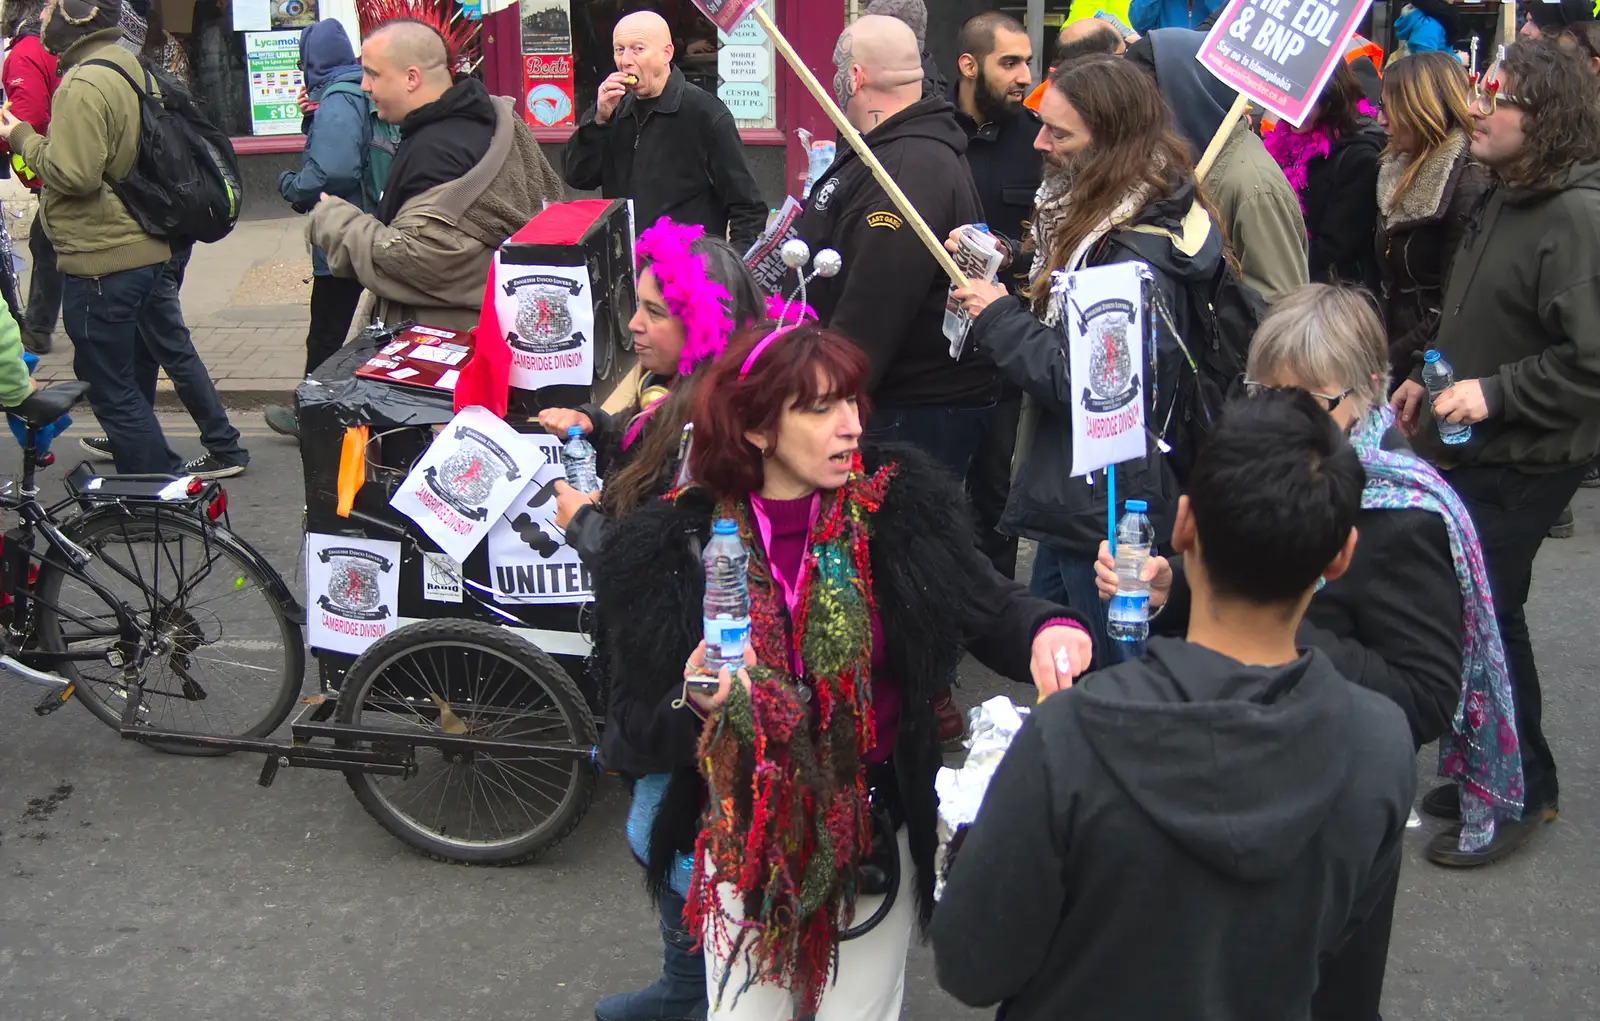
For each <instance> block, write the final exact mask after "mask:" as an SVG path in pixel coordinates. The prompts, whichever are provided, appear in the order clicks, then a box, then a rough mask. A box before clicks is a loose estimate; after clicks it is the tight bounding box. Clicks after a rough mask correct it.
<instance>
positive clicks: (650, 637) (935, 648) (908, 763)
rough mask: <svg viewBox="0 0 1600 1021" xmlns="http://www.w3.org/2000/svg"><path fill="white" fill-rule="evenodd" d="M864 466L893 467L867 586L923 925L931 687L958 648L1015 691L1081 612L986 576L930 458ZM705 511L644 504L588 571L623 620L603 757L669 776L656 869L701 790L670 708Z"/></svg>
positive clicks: (697, 634)
mask: <svg viewBox="0 0 1600 1021" xmlns="http://www.w3.org/2000/svg"><path fill="white" fill-rule="evenodd" d="M862 458H863V461H864V463H865V466H866V470H867V471H868V472H873V471H876V470H877V469H878V468H879V467H880V466H882V465H884V464H889V463H893V464H895V465H897V466H898V468H897V470H896V471H895V473H894V476H893V478H892V479H891V481H890V483H889V488H888V492H887V494H886V495H885V497H884V500H883V505H882V507H881V508H880V509H879V510H878V512H877V513H876V514H874V515H873V519H872V536H871V547H872V548H871V558H872V587H873V594H874V597H875V602H876V606H877V610H878V618H879V621H880V623H881V624H882V626H883V641H884V650H885V652H886V653H887V656H888V663H889V670H890V672H891V674H892V676H893V677H894V679H895V680H896V681H897V682H898V684H899V686H900V720H899V725H898V727H897V728H896V731H895V744H894V755H893V760H892V761H893V765H894V773H895V778H896V780H897V782H898V788H899V795H900V804H901V805H902V806H903V808H904V810H905V820H906V830H907V836H908V839H909V841H910V845H911V857H912V859H913V862H914V864H915V867H916V886H915V889H916V892H917V900H918V907H919V912H920V914H921V917H922V918H923V919H924V921H926V919H927V918H928V915H929V913H930V912H931V911H932V908H933V853H934V847H935V843H936V837H935V814H936V804H937V800H936V798H935V795H934V790H933V779H934V775H935V774H936V773H937V772H938V771H939V766H940V764H941V761H942V760H941V756H940V752H939V728H938V724H937V722H936V721H935V719H934V714H933V707H932V704H931V702H930V701H929V699H930V697H931V695H932V693H933V692H934V691H935V690H936V689H938V688H940V687H941V686H943V685H945V684H947V683H948V682H949V678H950V675H951V674H952V673H953V672H954V670H955V668H956V666H957V664H959V663H960V662H961V657H962V655H963V650H964V649H970V650H971V652H972V653H973V654H974V655H975V656H977V657H978V658H979V659H980V660H981V661H983V662H984V663H985V664H986V665H988V666H989V667H990V668H991V669H993V670H995V671H996V672H997V673H1000V674H1003V675H1005V676H1007V677H1010V678H1012V679H1013V680H1016V681H1019V682H1024V683H1026V682H1028V680H1029V678H1030V672H1029V657H1030V650H1031V648H1032V643H1033V637H1034V635H1035V634H1037V633H1038V631H1039V629H1040V628H1041V627H1042V626H1043V625H1044V624H1045V623H1046V622H1048V621H1049V620H1051V619H1053V618H1057V617H1061V618H1068V619H1072V620H1079V621H1081V619H1082V618H1081V617H1080V616H1079V615H1078V614H1075V613H1073V612H1071V611H1069V610H1066V609H1064V608H1063V607H1060V606H1057V605H1055V604H1053V603H1048V602H1045V601H1043V600H1040V599H1035V598H1033V597H1032V596H1030V595H1028V594H1027V591H1026V589H1025V588H1024V587H1023V586H1021V585H1019V584H1017V583H1016V582H1013V581H1011V580H1009V579H1006V578H1002V577H1001V576H1000V575H999V574H997V573H996V572H995V570H994V568H993V567H992V566H991V565H990V564H989V561H988V560H987V559H986V558H985V557H984V556H983V555H982V554H980V553H979V552H978V549H977V547H976V546H975V545H974V544H973V541H972V525H971V524H970V522H969V521H968V519H967V515H966V511H965V501H964V500H963V499H962V497H961V491H960V489H959V488H958V487H957V485H956V480H955V479H954V478H952V477H951V476H950V475H949V473H947V472H945V471H944V470H943V469H941V468H940V467H939V466H938V465H937V464H936V463H935V462H934V461H933V460H932V458H930V457H929V456H928V455H927V454H924V453H923V452H922V451H920V450H918V449H916V448H914V447H910V446H905V445H899V444H884V445H882V446H876V445H873V444H864V445H863V447H862ZM714 511H715V507H714V506H713V505H712V501H711V499H710V497H709V496H708V495H707V494H706V493H705V492H704V491H702V490H697V489H696V490H690V491H688V492H687V493H685V494H684V495H683V496H682V497H680V498H679V499H678V500H677V501H676V502H673V501H668V500H653V501H651V502H650V503H648V504H646V505H645V506H642V507H640V508H638V509H637V510H635V511H634V512H633V513H631V514H628V515H627V516H625V517H623V518H622V519H620V520H619V521H617V522H616V525H615V530H614V533H613V538H612V541H611V542H610V544H609V545H608V546H607V548H606V549H605V550H604V551H603V552H602V555H601V557H600V558H599V559H598V561H596V562H592V563H591V564H590V569H591V571H592V572H593V578H594V595H595V610H596V616H597V619H598V620H601V621H626V622H627V626H626V627H617V628H603V629H602V634H603V637H604V640H605V641H606V647H605V649H604V650H603V653H604V655H605V656H606V657H607V660H608V662H609V664H610V670H609V677H610V679H611V680H612V683H613V688H612V694H611V702H610V715H609V716H608V722H607V725H606V729H605V735H604V738H603V740H602V742H601V752H600V757H601V762H602V763H603V764H604V767H605V768H606V769H613V770H622V771H625V772H630V773H634V774H644V773H653V772H663V771H666V770H674V773H673V778H672V781H671V782H670V784H669V785H668V789H667V793H666V796H665V798H664V799H663V802H662V808H661V812H660V814H659V815H658V816H657V820H656V826H655V831H654V833H653V835H652V841H651V844H652V853H651V856H650V858H651V868H652V871H653V872H658V873H659V872H660V871H661V870H664V869H665V867H666V863H667V862H670V860H671V853H672V852H677V851H686V850H690V849H692V848H693V846H694V838H695V834H696V833H698V832H699V824H700V807H701V791H702V785H701V782H700V776H699V774H698V772H697V771H696V770H695V767H694V766H693V764H692V763H693V761H694V752H695V743H696V741H697V740H698V739H699V736H700V731H701V722H700V719H699V718H698V717H697V716H695V715H694V714H693V713H691V712H689V711H688V710H687V709H674V708H672V703H673V702H674V701H675V700H677V699H678V698H679V697H680V696H681V694H682V690H683V663H684V661H685V660H687V659H688V657H689V654H690V653H691V652H693V651H694V647H695V645H696V644H697V643H698V642H699V641H700V638H701V634H702V632H701V600H702V598H703V597H704V592H705V572H704V570H703V568H702V567H701V564H700V556H699V551H700V549H701V548H703V545H704V543H705V542H706V541H707V540H708V538H709V535H710V531H711V519H712V517H713V515H714ZM663 850H665V851H666V852H667V853H665V854H661V853H658V852H660V851H663Z"/></svg>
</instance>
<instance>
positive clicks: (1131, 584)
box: [1106, 500, 1156, 643]
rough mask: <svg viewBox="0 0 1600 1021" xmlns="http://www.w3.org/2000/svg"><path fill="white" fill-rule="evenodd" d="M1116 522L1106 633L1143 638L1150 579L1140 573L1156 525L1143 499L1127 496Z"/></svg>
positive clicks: (1122, 638)
mask: <svg viewBox="0 0 1600 1021" xmlns="http://www.w3.org/2000/svg"><path fill="white" fill-rule="evenodd" d="M1123 506H1124V507H1125V508H1126V510H1127V512H1126V513H1125V514H1123V515H1122V520H1121V521H1119V522H1118V523H1117V554H1116V560H1117V594H1116V595H1114V596H1112V597H1111V606H1110V608H1109V610H1108V611H1107V613H1106V618H1107V619H1106V634H1108V635H1110V636H1111V639H1112V640H1113V641H1116V642H1131V643H1139V642H1143V641H1144V640H1145V639H1146V638H1147V637H1149V635H1150V583H1149V582H1147V581H1145V580H1144V579H1143V578H1141V577H1140V575H1141V574H1143V573H1144V562H1145V561H1146V560H1148V559H1150V547H1151V546H1152V545H1154V543H1155V539H1156V533H1155V529H1154V528H1152V527H1150V519H1149V518H1148V517H1146V516H1145V511H1147V510H1149V509H1150V507H1149V505H1148V504H1146V503H1145V502H1144V501H1143V500H1129V501H1128V502H1127V503H1126V504H1124V505H1123Z"/></svg>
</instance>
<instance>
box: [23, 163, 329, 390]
mask: <svg viewBox="0 0 1600 1021" xmlns="http://www.w3.org/2000/svg"><path fill="white" fill-rule="evenodd" d="M0 202H3V204H4V209H5V213H6V215H5V224H6V228H7V229H8V230H9V231H10V232H11V237H12V239H13V241H14V243H15V245H16V250H17V254H18V255H19V256H21V258H22V259H23V260H24V261H27V260H28V259H29V256H28V230H29V228H30V227H31V226H32V223H33V217H34V212H35V210H36V208H37V202H36V201H35V200H34V198H33V196H32V195H30V194H28V192H27V191H26V189H24V188H22V186H21V185H19V184H18V183H17V182H16V181H15V180H14V179H9V180H5V181H0ZM304 231H305V218H304V217H302V216H296V215H293V214H288V215H285V216H283V217H279V218H276V219H270V220H246V221H241V222H240V223H239V225H238V226H237V227H235V228H234V229H233V232H232V233H231V234H229V235H228V236H227V237H226V238H224V239H223V240H221V241H219V242H217V243H216V244H214V245H198V246H196V247H195V250H194V255H193V257H192V258H191V259H190V260H189V267H188V271H187V273H186V275H185V277H184V283H183V311H184V319H185V321H187V323H188V324H189V332H190V334H191V335H192V336H193V338H194V346H195V350H196V351H198V352H199V354H200V357H201V359H202V360H204V361H205V363H206V368H207V369H208V370H209V371H210V372H211V378H212V380H213V381H214V382H215V383H216V385H217V390H218V391H219V392H221V394H222V396H223V398H224V400H226V401H228V402H229V403H231V404H240V403H252V404H253V403H259V402H263V401H269V400H282V399H286V398H288V397H289V396H290V395H291V394H292V393H293V392H294V388H295V387H296V386H298V385H299V384H300V380H301V378H302V375H301V369H303V368H304V367H305V340H306V329H307V327H308V326H309V324H310V300H311V255H310V252H309V250H308V248H307V246H306V242H305V233H304ZM29 272H30V270H29V269H26V268H25V269H24V270H23V271H22V280H21V284H22V291H23V295H24V297H25V296H26V294H27V285H28V274H29ZM53 339H54V342H55V347H54V350H53V351H51V353H50V354H48V355H46V356H44V357H43V358H42V359H40V363H39V368H38V370H37V373H36V374H37V376H38V377H39V379H40V381H41V382H45V383H55V382H61V381H63V380H70V379H74V378H76V377H75V375H74V374H73V371H72V342H71V341H70V340H68V339H67V336H66V332H65V331H64V330H63V329H62V328H61V326H60V324H59V323H58V324H57V326H56V331H55V334H54V337H53ZM157 403H158V404H160V405H162V406H163V407H178V406H179V405H178V404H177V395H176V394H175V393H174V392H173V389H172V384H171V383H169V382H167V380H166V377H165V376H163V377H162V378H161V380H160V382H159V383H158V387H157Z"/></svg>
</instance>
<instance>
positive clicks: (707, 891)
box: [685, 455, 894, 1015]
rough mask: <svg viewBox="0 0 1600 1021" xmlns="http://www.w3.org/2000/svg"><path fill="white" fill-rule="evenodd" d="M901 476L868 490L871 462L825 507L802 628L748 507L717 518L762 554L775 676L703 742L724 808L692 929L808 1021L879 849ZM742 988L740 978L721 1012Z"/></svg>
mask: <svg viewBox="0 0 1600 1021" xmlns="http://www.w3.org/2000/svg"><path fill="white" fill-rule="evenodd" d="M893 472H894V466H893V465H888V466H885V467H883V468H881V469H879V470H878V472H877V473H876V474H874V475H873V476H872V477H871V478H866V477H864V476H863V474H862V466H861V459H860V455H857V457H856V463H855V467H854V471H853V472H852V474H851V476H850V480H849V481H848V482H846V483H845V485H844V486H843V487H842V488H840V489H839V490H838V492H837V493H835V494H832V495H828V496H825V497H824V505H823V508H822V512H821V513H820V514H819V515H818V517H817V522H816V524H815V525H814V526H813V528H812V532H811V536H810V541H809V544H808V548H807V553H806V560H805V567H804V571H803V580H802V581H801V586H802V587H801V591H800V593H799V600H798V604H797V605H798V609H797V610H796V613H795V620H794V621H793V622H790V621H789V620H788V614H787V612H786V608H785V605H784V600H783V596H782V594H781V593H780V592H779V591H778V586H777V585H775V584H774V583H773V579H772V576H771V569H770V567H769V565H768V564H767V563H766V560H765V557H764V556H763V554H762V547H761V544H760V542H759V541H756V540H755V537H754V536H753V535H752V534H751V529H750V512H749V504H748V502H747V501H739V502H738V503H735V504H730V505H725V506H723V507H721V508H719V509H718V512H717V513H718V516H720V517H731V518H734V519H735V520H737V521H738V522H739V532H740V535H741V536H742V537H743V539H744V543H745V547H746V549H748V550H750V604H751V605H750V625H751V626H750V632H751V638H752V641H753V642H754V645H755V650H756V654H757V658H758V659H759V661H760V665H759V666H758V667H757V668H756V669H754V670H752V671H751V681H752V684H751V690H750V692H749V693H748V694H746V692H745V690H744V688H743V686H742V685H739V684H735V685H734V686H733V692H732V694H731V695H730V697H729V699H728V702H727V704H726V705H724V706H723V708H722V710H721V711H720V712H718V713H716V714H714V715H713V716H712V717H711V718H710V719H709V720H707V721H706V727H705V730H704V732H703V733H702V735H701V738H700V749H699V761H700V767H701V771H702V773H703V775H704V776H705V778H706V782H707V783H708V784H709V785H710V788H711V796H710V800H709V804H708V807H707V809H706V816H705V819H704V821H703V825H702V828H701V832H700V837H699V840H698V841H697V842H696V844H695V871H694V879H693V881H692V884H691V886H690V891H689V903H688V907H687V909H686V912H685V917H686V918H687V920H688V924H689V927H690V929H691V930H692V931H693V932H694V933H695V936H696V938H697V939H698V940H699V941H700V942H701V943H704V941H705V940H707V939H711V940H714V941H716V942H715V945H716V946H717V947H718V948H719V950H721V949H724V948H725V949H726V956H727V957H728V959H729V960H730V961H733V960H737V959H738V957H739V956H740V955H741V954H744V955H746V959H747V962H748V965H749V973H750V980H749V981H748V982H747V983H745V984H744V985H743V986H741V987H740V988H739V989H737V990H735V996H736V997H737V995H738V994H739V993H742V992H743V991H744V990H745V989H747V988H749V987H750V986H751V985H754V984H755V983H757V982H763V983H771V984H776V985H780V986H782V987H784V988H786V989H790V990H792V991H794V992H796V993H798V994H799V998H800V1003H799V1010H798V1013H799V1014H800V1015H805V1014H814V1013H815V1012H816V1010H817V1005H818V1003H819V1002H820V1001H821V999H822V993H823V988H824V986H825V985H826V983H827V979H828V974H829V972H830V970H831V969H832V967H833V963H834V960H835V957H836V955H837V953H838V933H839V931H840V929H841V928H842V927H843V925H846V924H848V922H849V919H850V916H851V914H852V913H853V911H854V907H855V898H856V881H857V873H858V870H859V866H860V862H861V860H862V858H863V857H865V856H866V854H867V853H868V852H869V850H870V847H871V841H872V830H871V819H870V808H871V800H870V795H869V792H868V790H867V784H866V779H865V774H864V772H863V770H862V765H861V750H862V749H864V748H870V747H872V745H873V743H874V742H875V740H876V735H875V733H874V727H873V715H872V676H871V674H872V617H873V612H874V609H873V602H872V569H871V558H870V555H869V550H868V539H869V536H870V531H871V515H873V514H874V513H876V512H877V510H878V508H879V507H880V506H881V505H882V503H883V496H884V493H885V491H886V490H887V489H888V484H889V479H890V477H891V476H892V474H893ZM796 650H798V652H799V662H800V663H801V664H802V665H803V666H802V671H803V676H802V677H800V678H796V677H795V676H794V672H793V664H794V663H795V652H796ZM708 860H709V862H710V866H711V869H712V870H714V871H715V875H714V876H713V875H712V874H711V870H708V868H707V862H708ZM723 884H729V885H731V886H732V887H733V890H734V895H735V896H736V897H737V898H739V901H740V903H741V904H742V905H743V914H744V917H743V919H741V920H734V919H731V918H729V917H728V916H727V915H726V914H725V913H724V912H723V910H722V900H721V892H720V890H719V887H721V886H722V885H723ZM729 974H731V970H730V972H729ZM727 981H728V977H727V974H725V975H724V977H723V987H722V988H719V989H718V993H717V995H718V1002H720V999H721V996H722V995H723V993H724V992H725V991H726V988H725V987H726V984H727Z"/></svg>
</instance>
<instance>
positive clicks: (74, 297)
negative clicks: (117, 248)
mask: <svg viewBox="0 0 1600 1021" xmlns="http://www.w3.org/2000/svg"><path fill="white" fill-rule="evenodd" d="M165 269H166V266H165V265H162V264H157V265H154V266H140V267H139V268H138V269H129V270H123V271H122V272H120V273H108V274H106V275H105V276H101V277H80V276H73V275H72V274H69V273H64V274H62V277H61V284H62V287H61V320H62V325H64V326H65V327H66V330H67V336H68V337H71V338H72V347H73V355H72V369H73V371H74V372H75V373H77V376H78V378H79V379H81V380H83V381H84V382H85V383H88V384H89V404H90V406H91V407H93V408H94V413H95V417H96V418H98V419H99V420H100V427H101V428H102V429H104V430H105V431H106V435H107V436H109V437H111V454H112V458H113V460H114V461H115V462H116V466H117V473H118V474H120V475H133V474H157V475H173V474H177V472H178V470H179V469H180V468H181V467H182V462H181V461H180V460H179V459H178V455H177V454H175V453H173V450H172V448H171V447H169V446H167V438H166V436H164V435H163V434H162V432H161V423H160V422H158V421H156V409H155V402H154V399H153V398H154V385H153V381H152V386H151V392H150V393H149V394H148V395H147V394H146V393H145V392H143V391H142V390H141V388H140V385H139V382H138V370H137V365H138V352H139V351H140V350H141V349H143V347H144V344H143V343H141V342H140V339H139V323H140V321H141V319H142V318H143V316H144V314H145V311H146V309H147V308H148V307H149V306H150V305H151V304H152V302H153V301H154V296H155V293H156V284H157V282H158V280H159V279H160V277H161V276H162V274H163V272H164V271H165Z"/></svg>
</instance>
